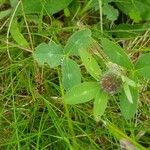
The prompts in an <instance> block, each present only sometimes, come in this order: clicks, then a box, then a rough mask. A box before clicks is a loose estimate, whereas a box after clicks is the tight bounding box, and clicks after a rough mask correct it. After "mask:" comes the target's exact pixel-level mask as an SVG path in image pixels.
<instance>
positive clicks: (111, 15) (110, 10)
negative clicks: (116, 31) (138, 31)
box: [103, 4, 119, 21]
mask: <svg viewBox="0 0 150 150" xmlns="http://www.w3.org/2000/svg"><path fill="white" fill-rule="evenodd" d="M103 14H104V15H106V17H107V19H108V20H110V21H115V20H116V19H117V18H118V16H119V12H118V10H117V9H115V8H114V7H113V6H111V5H109V4H105V5H104V6H103Z"/></svg>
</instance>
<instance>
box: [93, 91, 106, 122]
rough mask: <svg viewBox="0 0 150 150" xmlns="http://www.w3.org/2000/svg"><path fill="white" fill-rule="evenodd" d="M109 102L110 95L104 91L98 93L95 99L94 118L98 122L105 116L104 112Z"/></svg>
mask: <svg viewBox="0 0 150 150" xmlns="http://www.w3.org/2000/svg"><path fill="white" fill-rule="evenodd" d="M107 102H108V94H107V93H104V92H102V91H100V92H98V93H97V95H96V97H95V100H94V107H93V113H94V118H95V120H96V121H100V118H101V116H102V115H103V114H104V111H105V109H106V107H107Z"/></svg>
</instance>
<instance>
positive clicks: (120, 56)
mask: <svg viewBox="0 0 150 150" xmlns="http://www.w3.org/2000/svg"><path fill="white" fill-rule="evenodd" d="M101 44H102V47H103V51H104V53H105V54H106V55H107V56H108V57H109V59H110V60H111V61H112V62H113V63H116V64H118V65H120V66H123V67H125V68H128V69H132V67H133V64H132V63H131V60H130V59H129V57H128V56H127V54H126V53H125V52H124V50H123V49H122V48H121V47H120V46H119V45H117V44H115V43H114V42H112V41H110V40H108V39H106V38H102V39H101Z"/></svg>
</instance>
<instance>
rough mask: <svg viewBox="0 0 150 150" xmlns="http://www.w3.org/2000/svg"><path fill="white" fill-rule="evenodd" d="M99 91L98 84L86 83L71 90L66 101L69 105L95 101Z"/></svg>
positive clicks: (66, 96)
mask: <svg viewBox="0 0 150 150" xmlns="http://www.w3.org/2000/svg"><path fill="white" fill-rule="evenodd" d="M98 91H99V84H98V83H97V82H84V83H81V84H78V85H76V86H74V87H73V88H71V89H70V90H69V91H68V92H67V93H66V95H65V97H64V99H65V101H66V103H67V104H80V103H85V102H88V101H90V100H91V99H93V98H94V97H95V95H96V93H97V92H98Z"/></svg>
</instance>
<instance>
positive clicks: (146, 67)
mask: <svg viewBox="0 0 150 150" xmlns="http://www.w3.org/2000/svg"><path fill="white" fill-rule="evenodd" d="M135 68H136V72H137V73H138V74H140V75H141V76H143V77H145V78H147V79H150V53H147V54H143V55H142V56H141V57H140V58H139V59H138V61H137V63H136V65H135Z"/></svg>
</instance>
